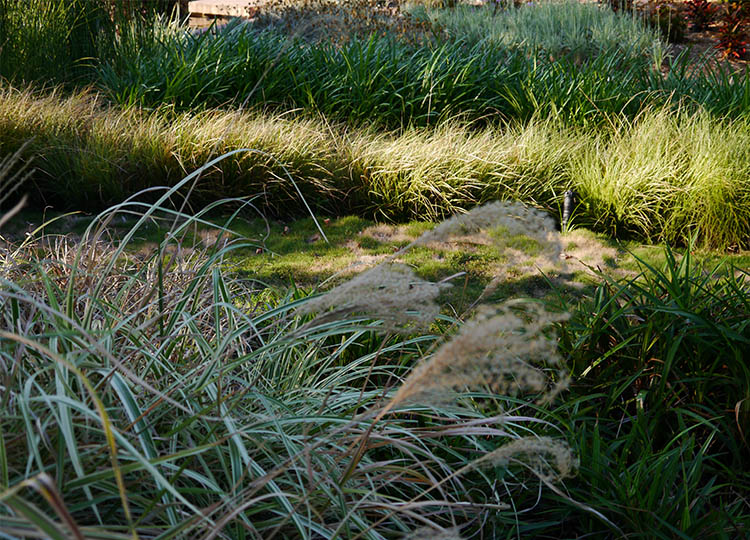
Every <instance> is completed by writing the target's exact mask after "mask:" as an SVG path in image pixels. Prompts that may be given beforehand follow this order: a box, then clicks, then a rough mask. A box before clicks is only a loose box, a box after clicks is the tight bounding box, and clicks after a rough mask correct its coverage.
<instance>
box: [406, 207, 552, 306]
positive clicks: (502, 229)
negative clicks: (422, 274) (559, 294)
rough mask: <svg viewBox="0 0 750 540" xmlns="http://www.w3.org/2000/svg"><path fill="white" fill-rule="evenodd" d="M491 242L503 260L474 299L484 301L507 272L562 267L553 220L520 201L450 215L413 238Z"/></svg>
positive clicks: (428, 241) (425, 241)
mask: <svg viewBox="0 0 750 540" xmlns="http://www.w3.org/2000/svg"><path fill="white" fill-rule="evenodd" d="M461 238H464V239H470V240H471V241H472V242H483V243H490V244H492V245H494V246H495V247H496V248H497V250H498V251H500V252H501V253H502V254H504V256H505V258H506V260H507V262H506V263H505V264H504V265H502V266H500V267H498V268H497V269H496V275H495V277H494V278H493V279H492V280H491V281H490V283H488V284H487V286H486V287H485V290H484V291H483V292H482V294H481V295H480V297H479V298H478V299H477V300H476V302H475V303H479V302H481V301H484V300H485V299H486V298H487V297H489V295H491V294H492V293H493V292H494V291H495V289H497V287H498V286H499V285H500V283H502V282H503V281H504V280H506V279H508V277H509V275H511V274H515V275H519V274H520V275H526V274H534V273H536V271H537V270H542V271H544V272H547V273H550V272H554V271H556V270H560V269H562V267H563V266H564V262H563V261H562V257H561V255H562V242H561V239H560V233H559V232H558V231H557V230H556V227H555V222H554V220H553V219H552V218H551V217H549V216H548V215H547V214H545V213H544V212H542V211H541V210H537V209H535V208H530V207H528V206H526V205H524V204H523V203H519V202H511V201H495V202H491V203H487V204H484V205H482V206H478V207H476V208H474V209H473V210H471V211H470V212H468V213H466V214H461V215H457V216H454V217H452V218H450V219H448V220H446V221H444V222H443V223H441V224H440V225H438V226H437V227H435V228H434V229H432V230H431V231H428V232H426V233H424V234H423V235H422V236H420V237H419V238H417V240H416V241H415V242H414V244H413V245H420V244H421V245H425V244H435V243H436V242H445V241H454V242H455V241H459V240H460V239H461Z"/></svg>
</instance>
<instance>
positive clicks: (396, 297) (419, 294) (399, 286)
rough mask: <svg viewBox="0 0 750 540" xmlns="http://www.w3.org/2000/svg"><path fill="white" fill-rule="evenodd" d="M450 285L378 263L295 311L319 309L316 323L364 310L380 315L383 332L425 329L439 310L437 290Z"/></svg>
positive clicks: (378, 317)
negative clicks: (427, 279) (426, 279)
mask: <svg viewBox="0 0 750 540" xmlns="http://www.w3.org/2000/svg"><path fill="white" fill-rule="evenodd" d="M449 286H450V285H448V284H445V283H432V282H430V281H425V280H423V279H420V278H419V277H417V276H416V274H414V271H413V270H412V269H411V268H409V267H408V266H406V265H403V264H396V263H388V264H381V265H379V266H376V267H375V268H372V269H371V270H367V271H365V272H363V273H361V274H359V275H358V276H356V277H354V278H352V279H351V280H349V281H347V282H346V283H343V284H341V285H339V286H338V287H335V288H333V289H331V290H330V291H329V292H327V293H325V294H324V295H322V296H319V297H318V298H314V299H312V300H310V301H309V302H307V303H305V304H304V305H303V306H301V307H300V308H299V310H298V313H300V314H303V315H304V314H308V313H313V312H320V313H321V314H320V315H319V316H318V317H316V319H315V322H316V323H321V322H325V321H329V320H336V319H340V318H343V317H346V316H348V315H353V314H363V315H367V316H369V317H372V318H376V319H382V320H383V324H382V325H381V326H379V327H378V330H379V331H382V332H396V333H404V332H407V333H409V332H414V331H416V330H426V329H428V328H429V326H430V325H431V324H432V322H433V321H434V320H435V317H437V316H438V314H439V313H440V306H439V305H438V303H437V302H436V300H437V297H438V295H439V294H440V291H441V290H442V289H444V288H445V287H449ZM327 310H332V311H327Z"/></svg>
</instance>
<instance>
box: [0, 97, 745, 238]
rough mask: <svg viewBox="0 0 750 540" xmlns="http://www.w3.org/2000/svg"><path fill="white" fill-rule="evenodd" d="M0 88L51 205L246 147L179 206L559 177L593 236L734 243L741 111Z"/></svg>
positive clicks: (374, 213) (433, 215) (179, 172)
mask: <svg viewBox="0 0 750 540" xmlns="http://www.w3.org/2000/svg"><path fill="white" fill-rule="evenodd" d="M2 97H3V99H2V101H0V148H2V149H3V150H4V151H5V152H11V151H15V150H17V149H18V148H20V147H21V145H22V144H25V143H26V141H28V140H29V139H33V140H32V142H31V143H29V145H28V146H27V147H26V149H25V155H26V157H31V156H32V155H34V154H39V157H38V158H37V159H36V160H35V162H34V163H35V167H36V169H37V172H36V174H35V176H34V180H35V185H36V188H37V189H38V190H39V192H40V193H41V195H42V197H43V198H42V200H43V201H44V202H45V203H46V204H53V205H56V206H57V207H67V208H72V209H78V208H93V207H96V206H99V207H103V206H106V205H107V204H111V203H113V202H115V201H118V200H122V199H123V198H125V197H127V196H128V195H131V194H133V193H135V192H137V191H139V190H141V189H144V188H147V187H149V186H154V185H161V184H162V183H166V184H169V183H173V184H174V183H176V182H178V181H179V179H181V178H182V176H183V175H184V174H185V172H187V171H189V170H193V169H195V168H197V167H199V166H200V165H201V164H202V163H203V162H205V160H206V159H208V157H209V156H210V155H211V152H212V151H215V150H218V151H220V152H225V151H231V150H233V149H237V148H253V149H255V150H257V151H255V152H246V153H242V154H238V155H235V156H233V159H231V160H226V161H224V162H221V163H218V164H217V165H216V166H214V167H212V168H211V169H210V170H207V171H205V172H204V173H203V174H202V177H201V181H200V182H199V183H198V184H197V185H196V186H195V188H194V189H193V191H192V196H191V197H192V198H191V201H192V202H193V204H199V205H200V204H204V203H206V202H210V201H215V200H217V199H220V198H222V197H236V196H243V195H245V194H247V193H252V192H258V193H262V194H263V195H262V197H260V199H259V200H258V201H256V204H259V205H261V206H263V207H264V209H265V211H266V212H267V213H268V214H269V215H271V216H273V215H278V214H279V210H280V209H282V208H283V209H284V211H283V212H282V213H287V214H291V215H294V214H297V215H299V214H300V212H304V211H305V206H304V204H303V203H302V200H301V199H300V196H299V192H298V191H297V189H299V190H300V192H301V193H302V195H303V196H304V199H305V200H307V201H309V202H310V204H311V205H313V206H314V207H315V208H316V209H318V210H319V211H320V212H322V213H326V214H328V215H331V216H333V215H340V214H342V213H351V212H358V213H361V214H362V215H364V216H369V217H378V218H379V219H383V218H385V219H402V220H403V219H407V220H408V219H425V218H428V219H441V218H443V217H445V216H447V215H450V214H452V213H455V212H456V211H459V210H466V209H469V208H471V207H473V206H475V205H477V204H480V203H483V202H485V201H488V200H493V199H498V198H500V199H513V200H523V201H526V202H529V203H532V204H535V205H536V206H538V207H540V208H544V209H546V210H548V211H549V212H550V213H552V214H553V215H557V216H560V215H561V213H562V212H561V205H562V203H563V193H564V192H565V191H566V190H568V189H574V190H575V191H576V192H577V194H578V204H577V205H576V207H575V208H574V212H573V218H572V219H573V220H574V221H575V222H576V224H577V225H579V226H586V227H589V228H591V229H593V230H595V231H597V232H606V233H608V234H610V235H617V236H621V237H628V236H630V237H635V238H639V239H645V240H649V241H662V240H664V241H668V242H672V243H675V244H685V243H686V242H687V240H688V238H689V237H690V236H691V235H694V234H697V235H698V243H699V244H701V245H704V246H712V247H718V248H726V247H730V246H737V247H740V246H747V245H748V241H749V239H748V230H750V227H749V226H748V223H750V210H749V209H750V205H748V202H747V201H748V197H750V192H749V191H748V184H747V182H746V178H747V174H748V170H750V155H748V153H747V152H746V149H747V147H748V145H749V144H750V142H749V141H750V126H749V125H748V121H747V120H745V119H737V120H731V119H716V118H714V117H713V116H711V115H710V114H707V113H698V114H688V113H679V112H677V113H675V112H670V111H666V110H657V111H648V112H644V113H643V114H642V115H641V116H640V117H639V118H637V119H636V120H634V121H632V122H630V121H627V120H624V119H622V120H619V121H617V122H615V121H614V120H613V123H612V124H611V125H610V126H609V127H608V128H607V129H604V128H602V127H599V128H579V127H575V126H569V125H567V124H566V123H565V122H564V121H563V120H562V119H558V120H534V121H531V122H528V123H524V124H511V125H508V126H505V127H500V128H496V127H488V128H485V129H483V130H475V129H470V128H467V127H466V126H464V125H461V124H460V123H457V122H454V123H452V124H446V125H443V126H442V127H440V128H436V129H431V130H423V129H412V130H408V131H405V132H395V133H384V132H382V131H375V130H365V129H359V130H357V129H352V128H350V127H347V126H345V125H335V124H331V123H330V122H324V121H320V120H317V121H316V120H311V119H307V118H294V117H288V118H284V117H279V116H271V115H263V114H255V113H244V114H239V113H236V112H232V111H229V112H221V111H208V112H205V113H200V114H193V113H182V114H178V115H172V114H169V112H168V111H167V112H159V111H157V112H150V113H144V112H141V111H139V110H137V109H128V110H124V111H121V110H117V109H111V108H108V107H107V106H106V104H103V103H102V102H101V99H100V97H98V96H97V95H95V94H91V93H83V94H76V95H73V96H69V97H58V96H56V95H54V94H53V95H46V96H45V95H39V94H37V93H34V92H31V91H26V92H20V91H15V90H12V89H6V90H4V91H3V94H2ZM217 140H218V141H220V142H219V143H218V146H217V143H216V141H217ZM288 174H289V175H291V176H292V178H294V179H296V180H295V182H296V186H295V185H293V184H292V183H291V182H290V180H289V177H288V176H287V175H288Z"/></svg>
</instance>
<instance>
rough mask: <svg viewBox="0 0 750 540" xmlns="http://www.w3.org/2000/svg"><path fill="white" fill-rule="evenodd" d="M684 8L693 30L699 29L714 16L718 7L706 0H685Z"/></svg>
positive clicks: (702, 28)
mask: <svg viewBox="0 0 750 540" xmlns="http://www.w3.org/2000/svg"><path fill="white" fill-rule="evenodd" d="M685 9H686V10H687V13H688V19H689V20H690V24H691V26H692V29H693V30H697V31H701V30H705V29H706V28H708V25H709V24H711V22H712V21H713V20H714V19H715V18H716V12H717V11H718V10H719V7H718V6H717V5H715V4H713V3H711V2H709V1H708V0H687V2H685Z"/></svg>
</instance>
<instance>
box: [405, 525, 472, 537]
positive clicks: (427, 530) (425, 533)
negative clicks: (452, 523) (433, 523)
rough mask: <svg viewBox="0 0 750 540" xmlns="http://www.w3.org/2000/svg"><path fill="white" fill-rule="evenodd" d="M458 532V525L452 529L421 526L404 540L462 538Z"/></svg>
mask: <svg viewBox="0 0 750 540" xmlns="http://www.w3.org/2000/svg"><path fill="white" fill-rule="evenodd" d="M462 538H463V537H462V536H461V535H460V534H459V533H458V527H451V528H450V529H433V528H432V527H420V528H419V529H417V530H415V531H413V532H411V533H409V534H408V535H407V536H405V537H404V540H462Z"/></svg>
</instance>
